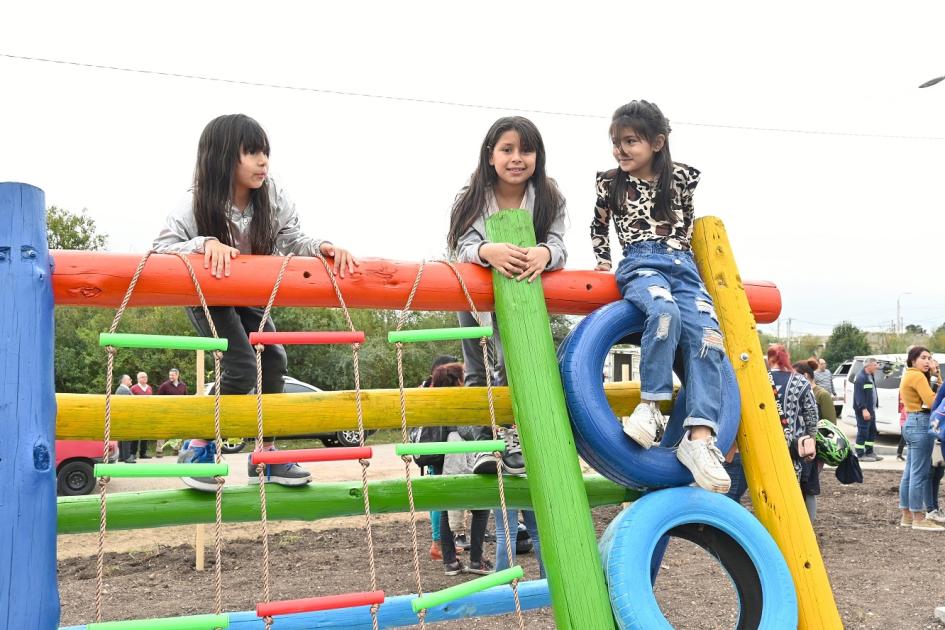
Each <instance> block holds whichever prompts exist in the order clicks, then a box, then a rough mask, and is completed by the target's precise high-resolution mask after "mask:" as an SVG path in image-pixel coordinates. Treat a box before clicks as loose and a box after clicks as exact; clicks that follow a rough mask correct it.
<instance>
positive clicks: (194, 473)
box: [95, 464, 230, 478]
mask: <svg viewBox="0 0 945 630" xmlns="http://www.w3.org/2000/svg"><path fill="white" fill-rule="evenodd" d="M229 473H230V465H229V464H95V476H96V477H116V478H118V477H124V478H145V477H226V476H227V475H228V474H229Z"/></svg>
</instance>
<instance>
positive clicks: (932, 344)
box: [929, 323, 945, 352]
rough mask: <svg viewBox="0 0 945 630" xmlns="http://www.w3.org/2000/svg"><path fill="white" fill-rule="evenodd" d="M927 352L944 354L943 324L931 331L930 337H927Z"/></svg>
mask: <svg viewBox="0 0 945 630" xmlns="http://www.w3.org/2000/svg"><path fill="white" fill-rule="evenodd" d="M929 350H931V351H932V352H945V323H943V324H942V325H941V326H939V327H938V328H936V329H935V330H934V331H932V335H931V336H930V337H929Z"/></svg>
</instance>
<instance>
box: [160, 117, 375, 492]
mask: <svg viewBox="0 0 945 630" xmlns="http://www.w3.org/2000/svg"><path fill="white" fill-rule="evenodd" d="M152 248H153V249H154V250H155V251H157V252H159V253H164V252H185V253H196V254H203V256H204V265H203V266H204V268H205V269H209V270H210V273H211V274H212V275H213V276H214V277H215V278H218V279H223V278H227V277H229V276H230V273H231V261H232V260H233V259H234V258H236V257H238V256H239V255H240V254H262V255H272V254H278V255H285V254H290V253H293V254H298V255H302V256H317V255H319V254H321V255H322V256H327V257H334V270H335V273H337V274H338V275H340V276H341V277H342V278H343V277H344V276H345V273H346V272H347V273H353V272H354V268H355V267H356V266H357V265H358V261H357V259H356V258H355V257H354V256H352V255H351V253H350V252H349V251H348V250H346V249H343V248H341V247H336V246H335V245H333V244H332V243H331V242H329V241H324V240H321V239H317V238H313V237H311V236H307V235H305V233H303V232H302V229H301V227H300V225H299V217H298V213H297V212H296V210H295V204H294V203H293V202H292V201H291V200H290V199H289V197H288V196H287V195H286V192H285V190H284V189H283V188H281V187H280V186H278V185H277V184H276V183H275V181H273V180H272V178H271V177H269V138H268V137H267V136H266V132H265V131H264V130H263V128H262V127H261V126H260V125H259V123H258V122H256V121H255V120H253V119H252V118H250V117H249V116H246V115H243V114H229V115H226V116H219V117H218V118H214V119H213V120H211V121H210V123H209V124H208V125H207V126H206V127H205V128H204V130H203V133H202V134H201V135H200V141H199V142H198V145H197V165H196V167H195V169H194V181H193V187H192V188H191V190H190V191H189V193H188V194H187V196H186V198H185V199H183V200H182V201H181V203H180V204H178V206H177V207H176V208H175V209H174V210H173V211H172V212H171V214H170V215H169V216H168V218H167V223H166V224H165V226H164V228H163V229H162V230H161V233H160V234H159V235H158V237H157V239H155V241H154V244H153V245H152ZM263 314H264V309H262V308H259V307H255V306H211V307H210V316H211V317H212V318H213V322H214V324H215V326H216V329H217V333H218V334H219V335H220V337H225V338H226V339H227V340H228V341H229V348H228V350H227V351H226V352H225V353H224V354H223V374H222V382H221V386H220V392H221V393H222V394H248V393H251V392H252V391H254V389H255V387H256V355H255V351H254V350H253V348H252V347H251V346H250V344H249V333H250V332H254V331H256V330H258V329H259V324H260V322H261V320H262V316H263ZM187 315H188V317H189V318H190V321H191V323H192V324H193V325H194V327H195V328H196V329H197V332H198V333H199V334H200V335H202V336H210V335H211V332H210V325H209V323H208V322H207V319H206V316H205V315H204V312H203V309H201V308H188V309H187ZM275 329H276V328H275V326H274V325H273V323H272V319H271V318H270V319H269V320H267V321H266V324H265V327H264V330H266V331H274V330H275ZM262 370H263V378H262V392H263V393H264V394H274V393H276V394H277V393H282V391H283V378H284V376H285V375H286V354H285V349H284V348H283V347H282V346H280V345H271V346H266V349H265V350H264V351H263V353H262ZM263 448H264V449H274V448H275V447H274V446H273V438H269V437H267V438H265V439H264V442H263ZM214 451H215V445H214V443H213V441H211V440H205V439H194V440H190V441H189V447H188V448H187V449H185V450H182V451H181V453H180V457H179V458H178V461H180V462H183V463H209V462H212V461H213V457H214ZM248 473H249V481H250V483H258V476H257V475H256V471H255V467H254V466H252V464H251V463H248ZM266 480H267V481H269V482H273V483H278V484H282V485H288V486H299V485H304V484H306V483H308V482H309V481H311V475H310V474H309V473H308V471H306V470H304V469H303V468H302V467H301V466H299V465H298V464H272V465H268V466H267V467H266ZM183 481H184V483H186V484H187V485H189V486H191V487H193V488H196V489H198V490H206V491H208V492H213V491H215V490H216V481H215V480H214V479H213V478H190V477H187V478H184V480H183Z"/></svg>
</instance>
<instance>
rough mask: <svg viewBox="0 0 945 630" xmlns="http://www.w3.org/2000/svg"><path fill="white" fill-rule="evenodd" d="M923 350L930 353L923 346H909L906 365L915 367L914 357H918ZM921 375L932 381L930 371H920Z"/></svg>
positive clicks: (930, 352)
mask: <svg viewBox="0 0 945 630" xmlns="http://www.w3.org/2000/svg"><path fill="white" fill-rule="evenodd" d="M923 352H928V353H929V354H932V351H931V350H929V349H928V348H926V347H925V346H912V347H911V348H909V354H907V355H906V367H915V361H916V359H918V358H919V355H921V354H922V353H923ZM920 371H921V370H920ZM922 376H924V377H925V379H926V380H927V381H929V382H932V373H931V371H929V372H922Z"/></svg>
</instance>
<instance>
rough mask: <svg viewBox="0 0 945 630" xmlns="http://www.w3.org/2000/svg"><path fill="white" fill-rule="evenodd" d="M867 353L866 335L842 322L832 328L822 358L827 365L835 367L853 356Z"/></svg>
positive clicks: (868, 350)
mask: <svg viewBox="0 0 945 630" xmlns="http://www.w3.org/2000/svg"><path fill="white" fill-rule="evenodd" d="M869 353H870V344H869V342H868V341H867V339H866V333H864V332H863V331H862V330H860V329H859V328H857V327H856V326H854V325H853V324H851V323H850V322H842V323H840V324H838V325H837V326H834V329H833V331H832V332H831V333H830V337H829V338H828V339H827V346H826V348H824V356H823V358H824V359H825V360H826V361H827V365H832V366H836V365H840V364H841V363H843V362H844V361H846V360H847V359H850V358H853V357H854V356H857V355H863V354H869Z"/></svg>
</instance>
